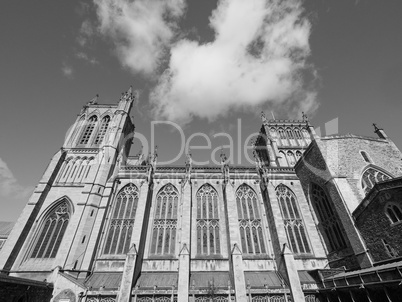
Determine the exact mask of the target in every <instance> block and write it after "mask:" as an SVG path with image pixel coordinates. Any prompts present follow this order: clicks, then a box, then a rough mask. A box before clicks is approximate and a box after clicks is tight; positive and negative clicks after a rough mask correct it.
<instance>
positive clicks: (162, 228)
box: [151, 184, 179, 255]
mask: <svg viewBox="0 0 402 302" xmlns="http://www.w3.org/2000/svg"><path fill="white" fill-rule="evenodd" d="M178 200H179V193H178V191H177V189H176V188H175V187H174V186H173V185H172V184H167V185H166V186H164V187H163V188H162V189H161V190H160V191H159V193H158V195H157V196H156V209H155V216H154V223H153V228H152V241H151V254H154V255H169V254H170V255H172V254H174V253H175V245H176V229H177V204H178Z"/></svg>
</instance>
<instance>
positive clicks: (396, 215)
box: [385, 203, 402, 223]
mask: <svg viewBox="0 0 402 302" xmlns="http://www.w3.org/2000/svg"><path fill="white" fill-rule="evenodd" d="M385 209H386V210H385V212H386V213H387V216H388V218H389V219H390V220H391V222H392V223H396V222H399V221H402V210H401V208H400V207H399V205H398V204H396V203H388V204H387V206H386V208H385Z"/></svg>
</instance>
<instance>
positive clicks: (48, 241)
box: [30, 200, 70, 258]
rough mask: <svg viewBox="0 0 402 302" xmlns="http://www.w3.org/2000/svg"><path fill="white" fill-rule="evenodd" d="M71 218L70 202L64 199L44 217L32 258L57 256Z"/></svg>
mask: <svg viewBox="0 0 402 302" xmlns="http://www.w3.org/2000/svg"><path fill="white" fill-rule="evenodd" d="M69 220H70V207H69V205H68V202H67V201H66V200H63V201H62V202H61V203H60V204H59V205H58V206H57V207H56V208H55V209H54V210H52V211H51V212H50V213H49V214H48V215H47V216H46V218H45V219H44V222H43V225H42V227H41V230H40V233H39V236H38V239H37V240H36V242H35V245H34V248H33V250H32V253H31V255H30V258H54V257H56V254H57V251H58V249H59V247H60V244H61V240H62V239H63V236H64V233H65V231H66V228H67V225H68V222H69Z"/></svg>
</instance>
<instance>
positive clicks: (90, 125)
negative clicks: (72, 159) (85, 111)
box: [79, 115, 98, 145]
mask: <svg viewBox="0 0 402 302" xmlns="http://www.w3.org/2000/svg"><path fill="white" fill-rule="evenodd" d="M97 123H98V117H97V116H96V115H92V116H91V117H90V118H89V119H88V121H87V122H86V127H85V129H84V131H83V132H82V134H81V138H80V141H79V144H80V145H86V144H88V142H89V140H90V138H91V136H92V133H93V131H94V129H95V127H96V124H97Z"/></svg>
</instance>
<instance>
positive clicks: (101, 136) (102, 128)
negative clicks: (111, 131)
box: [94, 115, 110, 145]
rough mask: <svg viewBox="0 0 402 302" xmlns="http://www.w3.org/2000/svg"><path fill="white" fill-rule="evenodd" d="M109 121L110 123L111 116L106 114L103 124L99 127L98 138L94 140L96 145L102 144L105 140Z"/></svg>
mask: <svg viewBox="0 0 402 302" xmlns="http://www.w3.org/2000/svg"><path fill="white" fill-rule="evenodd" d="M109 123H110V116H109V115H105V116H104V117H103V118H102V121H101V124H100V126H99V129H98V133H97V134H96V138H95V141H94V144H95V145H99V144H101V143H102V142H103V139H104V138H105V134H106V131H107V129H108V127H109Z"/></svg>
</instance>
